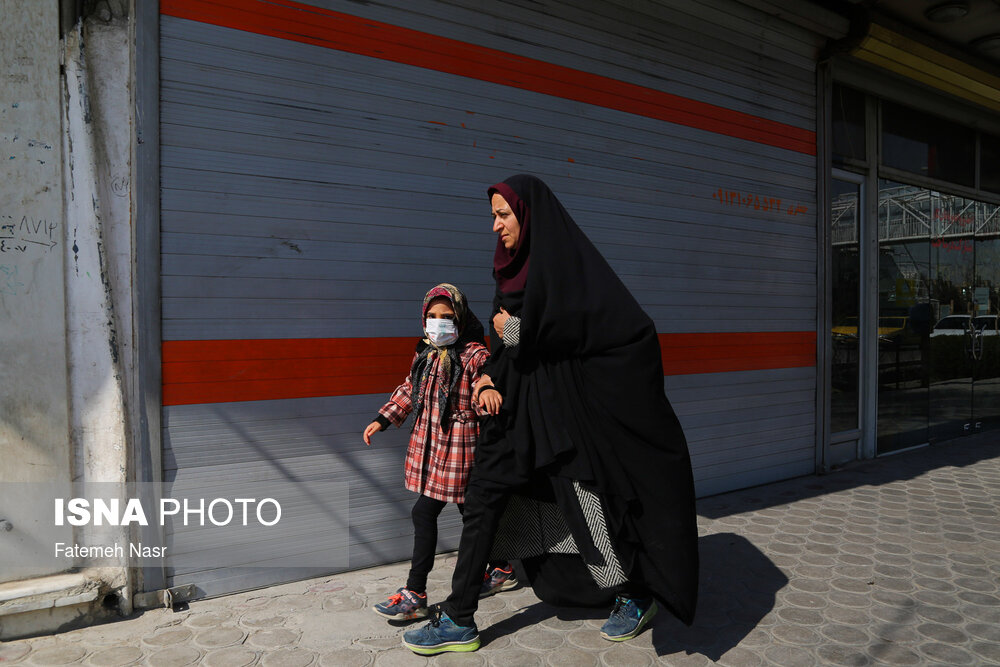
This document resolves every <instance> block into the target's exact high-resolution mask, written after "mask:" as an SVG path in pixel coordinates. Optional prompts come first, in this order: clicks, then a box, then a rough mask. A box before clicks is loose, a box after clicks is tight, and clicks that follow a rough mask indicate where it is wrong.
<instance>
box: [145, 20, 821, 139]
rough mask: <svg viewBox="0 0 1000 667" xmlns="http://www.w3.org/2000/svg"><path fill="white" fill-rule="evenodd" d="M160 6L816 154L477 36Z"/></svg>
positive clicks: (753, 126)
mask: <svg viewBox="0 0 1000 667" xmlns="http://www.w3.org/2000/svg"><path fill="white" fill-rule="evenodd" d="M160 13H161V14H164V15H167V16H173V17H176V18H182V19H189V20H192V21H199V22H201V23H209V24H212V25H217V26H221V27H225V28H234V29H236V30H243V31H245V32H251V33H255V34H259V35H267V36H269V37H277V38H280V39H286V40H290V41H294V42H300V43H303V44H312V45H314V46H321V47H324V48H328V49H336V50H338V51H346V52H349V53H356V54H359V55H363V56H370V57H372V58H380V59H382V60H389V61H392V62H398V63H403V64H406V65H414V66H416V67H423V68H425V69H430V70H434V71H438V72H445V73H448V74H455V75H458V76H464V77H467V78H471V79H477V80H480V81H488V82H490V83H497V84H501V85H504V86H510V87H512V88H520V89H522V90H529V91H533V92H537V93H542V94H544V95H551V96H553V97H561V98H564V99H568V100H574V101H577V102H584V103H586V104H592V105H595V106H600V107H605V108H608V109H615V110H617V111H625V112H627V113H632V114H636V115H639V116H646V117H648V118H655V119H657V120H663V121H667V122H670V123H676V124H678V125H684V126H687V127H694V128H698V129H701V130H707V131H709V132H714V133H717V134H723V135H726V136H731V137H736V138H739V139H746V140H748V141H754V142H757V143H761V144H767V145H769V146H776V147H778V148H785V149H788V150H791V151H796V152H799V153H805V154H807V155H815V154H816V134H815V132H813V131H811V130H808V129H804V128H800V127H795V126H793V125H788V124H786V123H779V122H777V121H773V120H768V119H766V118H761V117H759V116H754V115H751V114H747V113H743V112H740V111H734V110H732V109H726V108H724V107H720V106H716V105H714V104H708V103H706V102H698V101H696V100H692V99H688V98H685V97H681V96H679V95H672V94H670V93H666V92H663V91H660V90H655V89H652V88H646V87H645V86H639V85H636V84H632V83H627V82H624V81H619V80H617V79H612V78H610V77H605V76H600V75H597V74H591V73H589V72H584V71H581V70H576V69H572V68H569V67H563V66H561V65H554V64H552V63H547V62H544V61H541V60H535V59H533V58H526V57H523V56H518V55H514V54H511V53H506V52H504V51H499V50H497V49H490V48H487V47H484V46H479V45H477V44H470V43H467V42H461V41H458V40H454V39H449V38H447V37H439V36H437V35H432V34H429V33H425V32H420V31H418V30H412V29H410V28H403V27H400V26H395V25H391V24H388V23H381V22H379V21H372V20H368V19H364V18H360V17H357V16H353V15H351V14H344V13H341V12H335V11H331V10H328V9H322V8H319V7H312V6H310V5H303V4H300V3H297V2H289V1H287V0H160Z"/></svg>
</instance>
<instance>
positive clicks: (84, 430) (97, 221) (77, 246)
mask: <svg viewBox="0 0 1000 667" xmlns="http://www.w3.org/2000/svg"><path fill="white" fill-rule="evenodd" d="M128 36H129V31H128V24H127V21H126V20H125V19H115V18H111V17H109V19H108V20H106V21H102V20H100V19H99V18H97V17H95V18H93V19H89V20H87V21H85V22H83V23H82V24H80V25H78V26H77V27H76V29H74V30H72V31H70V32H69V33H68V34H67V35H66V36H65V51H64V70H65V83H66V86H65V91H66V92H65V99H64V110H65V114H66V116H65V121H64V123H65V131H64V133H63V138H64V139H63V140H64V147H65V150H64V154H65V156H66V165H65V170H64V173H65V185H64V187H65V192H66V208H65V216H66V228H67V244H66V249H65V255H64V256H65V262H66V327H67V352H68V364H69V407H70V410H69V419H70V434H71V437H70V442H71V446H72V451H73V454H74V458H73V461H74V465H73V481H74V488H75V490H76V495H79V496H82V497H116V496H117V497H119V498H125V497H127V496H128V495H129V494H128V492H127V489H126V487H125V484H126V482H127V481H128V479H127V471H128V457H127V452H128V451H129V448H128V440H127V436H126V433H127V428H128V415H127V412H126V409H125V403H124V387H123V382H124V378H126V377H128V374H129V369H128V367H127V362H128V360H129V359H130V358H131V327H130V322H131V295H130V293H129V289H130V284H131V277H130V276H131V268H130V267H131V230H130V226H129V225H130V217H131V212H130V198H129V194H130V189H129V188H130V186H129V169H130V165H129V163H130V154H131V148H130V141H131V136H132V133H131V122H130V116H131V111H130V108H131V107H130V85H129V71H130V64H129V43H128ZM122 323H124V326H123V325H122ZM128 537H129V535H128V529H127V528H119V527H110V526H105V527H97V526H89V527H87V529H86V530H85V531H78V534H77V541H78V542H79V543H87V544H93V545H102V546H105V545H110V544H116V543H117V544H123V545H126V544H127V542H128ZM124 552H125V553H127V552H128V548H127V546H126V547H125V548H124ZM119 565H120V566H121V568H123V569H122V570H121V571H120V573H124V567H125V566H126V563H125V561H124V560H122V561H120V562H119ZM120 573H111V572H110V571H109V572H108V573H107V574H106V575H105V579H107V580H109V581H113V582H114V583H115V584H116V585H115V587H116V588H117V587H119V586H121V585H123V584H124V583H125V581H124V579H122V576H124V575H123V574H120Z"/></svg>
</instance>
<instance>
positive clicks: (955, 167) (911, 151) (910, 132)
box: [882, 101, 976, 187]
mask: <svg viewBox="0 0 1000 667" xmlns="http://www.w3.org/2000/svg"><path fill="white" fill-rule="evenodd" d="M882 164H885V165H888V166H890V167H896V168H898V169H905V170H906V171H911V172H914V173H917V174H921V175H923V176H930V177H932V178H939V179H942V180H947V181H949V182H952V183H959V184H961V185H967V186H969V187H974V186H975V179H976V134H975V132H973V131H972V130H971V129H969V128H967V127H963V126H961V125H958V124H957V123H952V122H950V121H947V120H945V119H943V118H938V117H937V116H931V115H930V114H925V113H922V112H920V111H916V110H914V109H909V108H907V107H903V106H900V105H898V104H893V103H892V102H886V101H883V102H882Z"/></svg>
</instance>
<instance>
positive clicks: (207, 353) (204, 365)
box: [163, 331, 816, 405]
mask: <svg viewBox="0 0 1000 667" xmlns="http://www.w3.org/2000/svg"><path fill="white" fill-rule="evenodd" d="M415 342H416V341H415V339H414V338H409V337H407V338H292V339H267V340H187V341H164V342H163V405H190V404H196V403H228V402H233V401H263V400H277V399H288V398H311V397H317V396H352V395H360V394H379V393H384V392H389V391H392V390H393V389H395V388H396V386H397V385H398V384H399V383H400V382H402V381H403V379H404V378H405V377H406V374H407V372H409V368H410V362H411V361H412V359H413V349H414V344H415ZM660 346H661V349H662V350H663V372H664V374H665V375H688V374H693V373H726V372H732V371H748V370H764V369H770V368H797V367H807V366H814V365H815V363H816V334H815V333H814V332H811V331H810V332H778V333H771V332H766V333H705V334H660Z"/></svg>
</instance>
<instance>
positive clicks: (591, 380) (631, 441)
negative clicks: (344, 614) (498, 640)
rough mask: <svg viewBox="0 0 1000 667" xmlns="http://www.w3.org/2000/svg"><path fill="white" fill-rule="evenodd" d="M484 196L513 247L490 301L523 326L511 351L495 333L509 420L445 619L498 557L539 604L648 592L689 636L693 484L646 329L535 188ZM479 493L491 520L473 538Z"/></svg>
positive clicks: (473, 487) (493, 426) (480, 455)
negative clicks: (508, 220)
mask: <svg viewBox="0 0 1000 667" xmlns="http://www.w3.org/2000/svg"><path fill="white" fill-rule="evenodd" d="M494 193H499V194H500V195H501V196H502V197H503V198H504V199H505V200H506V201H507V203H508V204H509V205H510V207H511V209H512V210H513V212H514V214H515V215H516V216H517V218H518V221H519V222H520V238H519V239H518V243H517V246H516V247H515V248H512V249H507V248H505V247H504V246H503V244H502V243H500V242H499V241H498V245H497V251H496V254H495V258H494V277H495V278H496V281H497V292H496V297H495V299H494V302H493V314H496V313H498V312H499V311H500V309H501V308H503V309H504V310H506V311H507V312H508V313H509V314H510V315H511V316H513V317H515V318H518V319H519V331H518V339H517V343H516V344H514V345H511V344H510V341H508V343H507V344H506V345H505V343H504V342H503V341H502V340H501V339H500V338H499V337H498V336H497V335H496V333H495V332H493V334H492V335H493V340H492V350H493V354H492V356H491V358H490V361H489V362H488V364H487V366H486V367H484V372H485V373H486V374H488V375H489V376H490V377H491V378H492V379H493V382H494V384H495V385H496V387H497V389H498V390H499V391H500V393H501V394H502V396H503V406H502V408H501V410H500V413H499V414H498V415H496V416H494V417H488V418H486V419H485V421H484V423H483V425H482V428H481V432H480V439H479V444H478V446H477V450H476V461H475V466H474V467H473V472H472V479H470V482H469V488H468V491H467V509H466V513H467V519H466V521H467V523H466V525H465V527H464V530H463V535H462V542H461V545H460V547H459V562H458V564H457V567H456V572H455V580H454V582H453V593H452V596H451V597H450V598H449V599H448V600H447V601H446V602H445V603H444V604H443V605H442V608H443V609H444V610H445V611H446V612H448V613H449V615H450V616H451V618H453V619H454V620H455V621H456V623H458V624H459V625H467V624H469V623H471V615H472V612H474V611H475V605H476V603H475V597H474V596H473V594H472V591H471V590H468V591H466V593H465V594H463V592H462V590H461V589H463V587H464V588H467V589H469V588H471V582H472V581H473V579H474V577H475V576H478V577H481V576H482V575H481V573H482V567H483V565H482V564H480V563H479V562H478V561H480V560H482V561H483V562H485V559H486V557H487V556H488V555H489V553H484V550H486V551H487V552H488V551H489V549H490V546H492V551H493V556H494V557H498V556H500V557H510V558H520V559H522V562H523V563H524V566H525V570H526V571H527V573H528V574H529V576H530V578H531V583H532V585H533V587H534V589H535V592H536V594H538V595H539V597H541V598H542V599H543V600H546V601H547V602H551V603H553V604H575V605H604V604H608V603H609V602H610V600H611V599H612V598H613V596H614V595H615V594H616V593H618V592H621V591H629V590H632V591H635V590H639V589H642V590H643V591H649V592H650V593H652V595H653V596H655V597H656V598H657V599H658V600H660V602H661V603H662V604H664V605H665V606H666V607H667V608H668V609H670V610H671V611H672V612H673V613H674V614H675V615H676V616H677V617H678V618H679V619H680V620H682V621H684V622H685V623H690V622H691V620H692V618H693V616H694V610H695V603H696V599H697V586H698V549H697V539H698V534H697V526H696V517H695V502H694V483H693V479H692V474H691V462H690V458H689V455H688V450H687V444H686V442H685V439H684V434H683V432H682V430H681V426H680V423H679V421H678V419H677V416H676V415H675V414H674V411H673V409H672V408H671V406H670V403H669V401H668V400H667V397H666V395H665V394H664V389H663V363H662V359H661V353H660V344H659V339H658V337H657V333H656V329H655V327H654V325H653V321H652V320H651V319H650V318H649V316H648V315H647V314H646V313H645V312H644V311H643V309H642V308H641V307H640V306H639V304H638V302H636V300H635V298H634V297H633V296H632V294H631V293H630V292H629V290H628V289H627V288H626V287H625V285H624V284H623V283H622V282H621V280H620V279H619V278H618V276H617V275H616V274H615V272H614V271H613V270H612V269H611V267H610V266H609V265H608V263H607V261H605V259H604V258H603V257H602V256H601V254H600V252H598V250H597V249H596V248H595V247H594V245H593V244H592V243H591V242H590V240H589V239H588V238H587V237H586V236H585V235H584V233H583V232H582V231H581V230H580V228H579V227H578V226H577V225H576V223H575V222H574V221H573V219H572V217H570V215H569V213H567V211H566V210H565V209H564V208H563V206H562V204H560V202H559V200H558V199H557V198H556V196H555V195H554V194H553V193H552V191H551V190H549V188H548V186H546V185H545V184H544V183H543V182H542V181H540V180H539V179H537V178H535V177H533V176H527V175H519V176H513V177H511V178H509V179H507V180H506V181H504V182H503V183H498V184H497V185H495V186H493V187H491V188H490V189H489V194H490V195H491V196H492V195H493V194H494ZM505 337H506V336H505ZM477 495H478V496H479V498H480V499H481V500H482V502H483V503H485V504H487V505H492V507H490V508H489V510H488V511H487V510H484V511H483V512H480V513H478V514H476V516H475V517H473V518H472V519H471V521H472V524H471V525H470V523H468V522H469V518H468V511H469V510H468V507H469V503H472V502H473V500H472V498H473V496H477ZM497 505H502V506H501V507H497ZM500 513H504V514H503V517H502V518H499V516H498V517H496V518H493V517H491V516H490V515H492V514H497V515H499V514H500ZM491 530H492V531H494V534H495V539H494V537H493V536H492V535H490V536H487V535H484V534H483V533H484V532H488V531H491ZM470 532H471V533H476V535H472V534H468V533H470ZM491 542H492V545H491V544H490V543H491ZM463 552H464V553H463ZM477 568H478V572H475V570H476V569H477ZM465 569H468V570H469V572H470V573H471V574H470V573H464V570H465ZM466 574H468V576H466ZM465 579H468V582H465V583H463V582H464V581H465Z"/></svg>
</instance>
